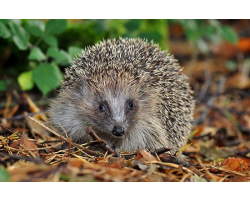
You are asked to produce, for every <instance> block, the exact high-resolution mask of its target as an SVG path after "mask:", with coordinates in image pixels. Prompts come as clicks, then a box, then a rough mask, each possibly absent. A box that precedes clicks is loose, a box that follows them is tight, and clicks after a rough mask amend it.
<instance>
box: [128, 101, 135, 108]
mask: <svg viewBox="0 0 250 200" xmlns="http://www.w3.org/2000/svg"><path fill="white" fill-rule="evenodd" d="M133 107H134V104H133V102H132V101H129V102H128V103H127V108H128V109H129V110H132V109H133Z"/></svg>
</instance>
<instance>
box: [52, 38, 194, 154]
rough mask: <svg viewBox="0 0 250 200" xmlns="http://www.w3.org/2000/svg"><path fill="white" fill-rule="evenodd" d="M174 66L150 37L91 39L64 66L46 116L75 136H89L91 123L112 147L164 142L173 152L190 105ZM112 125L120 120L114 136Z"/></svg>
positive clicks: (181, 140)
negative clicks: (121, 131)
mask: <svg viewBox="0 0 250 200" xmlns="http://www.w3.org/2000/svg"><path fill="white" fill-rule="evenodd" d="M180 71H181V70H180V67H179V66H178V64H177V63H176V61H175V60H174V59H173V57H171V56H167V55H166V53H165V52H163V51H161V50H160V49H159V47H158V46H156V45H154V44H153V43H150V44H149V43H147V42H145V41H143V40H140V39H121V38H120V39H119V40H112V41H111V40H108V41H104V42H103V43H100V44H96V45H95V46H93V47H91V48H89V49H87V50H85V51H83V54H82V55H81V56H80V57H79V58H76V60H75V62H74V63H73V65H72V67H70V68H67V70H66V76H65V81H64V82H63V84H62V88H61V90H60V93H59V96H58V98H57V99H55V100H53V102H52V104H51V110H50V111H51V122H52V124H53V125H54V126H55V127H57V128H58V129H61V128H60V126H59V125H58V123H60V124H61V125H62V126H63V127H64V129H65V130H66V131H67V133H68V134H69V136H71V137H72V138H73V139H74V140H75V141H87V140H89V137H88V136H87V135H86V129H87V128H88V127H89V126H92V127H93V129H94V130H95V131H96V132H97V134H98V136H99V137H101V138H102V139H104V140H105V141H107V143H108V144H109V145H110V146H112V145H113V144H115V145H116V147H117V148H118V149H123V150H128V151H129V150H133V149H136V148H137V147H138V146H139V147H140V148H141V149H144V148H149V149H151V150H154V149H156V148H161V147H168V148H172V152H173V153H174V152H175V151H177V150H179V148H180V147H181V146H182V145H183V144H184V143H185V142H186V140H187V136H188V134H189V131H190V128H191V124H190V122H191V120H192V113H193V107H194V102H193V100H192V96H191V93H192V92H191V90H190V88H189V86H188V84H187V83H186V76H185V75H183V74H181V73H180ZM129 102H132V104H133V109H131V108H128V103H129ZM100 104H102V106H104V107H105V109H104V110H105V111H101V110H100V108H99V106H100ZM114 126H122V127H123V128H124V135H123V136H119V137H118V136H115V135H114V134H113V133H112V130H113V127H114Z"/></svg>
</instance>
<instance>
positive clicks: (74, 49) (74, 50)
mask: <svg viewBox="0 0 250 200" xmlns="http://www.w3.org/2000/svg"><path fill="white" fill-rule="evenodd" d="M68 52H69V54H70V55H71V57H72V58H74V57H75V56H77V55H78V54H80V53H81V52H82V49H81V48H80V47H75V46H70V47H69V48H68Z"/></svg>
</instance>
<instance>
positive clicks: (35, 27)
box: [25, 20, 45, 37]
mask: <svg viewBox="0 0 250 200" xmlns="http://www.w3.org/2000/svg"><path fill="white" fill-rule="evenodd" d="M25 28H26V30H27V31H29V33H30V34H32V35H34V36H36V37H40V36H42V35H43V32H44V30H45V26H44V23H43V22H42V21H41V20H29V21H28V22H27V24H26V26H25Z"/></svg>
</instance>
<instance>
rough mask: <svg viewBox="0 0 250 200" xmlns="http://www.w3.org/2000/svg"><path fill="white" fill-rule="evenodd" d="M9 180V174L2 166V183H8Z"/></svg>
mask: <svg viewBox="0 0 250 200" xmlns="http://www.w3.org/2000/svg"><path fill="white" fill-rule="evenodd" d="M9 179H10V175H9V173H8V172H7V171H6V170H5V169H4V168H3V167H2V166H0V182H8V181H9Z"/></svg>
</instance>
